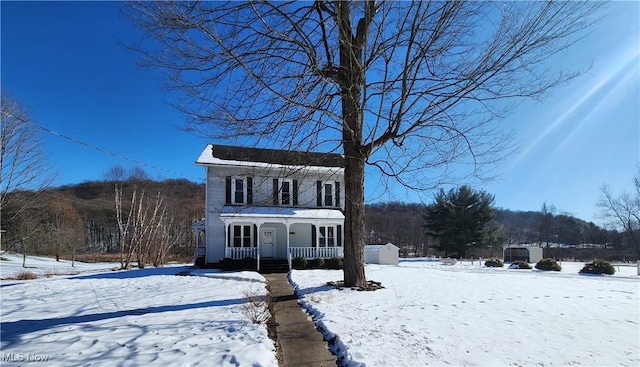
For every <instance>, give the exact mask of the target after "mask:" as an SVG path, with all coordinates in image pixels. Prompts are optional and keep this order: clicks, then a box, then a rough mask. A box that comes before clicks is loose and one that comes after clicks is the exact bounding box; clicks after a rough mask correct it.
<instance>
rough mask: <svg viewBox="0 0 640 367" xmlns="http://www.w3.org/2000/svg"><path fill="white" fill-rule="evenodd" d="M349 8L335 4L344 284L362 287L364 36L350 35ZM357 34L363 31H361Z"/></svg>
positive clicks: (363, 236)
mask: <svg viewBox="0 0 640 367" xmlns="http://www.w3.org/2000/svg"><path fill="white" fill-rule="evenodd" d="M350 6H351V4H350V3H348V2H338V3H337V4H336V21H337V24H338V29H339V34H338V37H339V38H340V69H339V70H340V71H339V73H338V77H337V78H336V79H337V81H338V84H340V88H341V91H340V94H341V95H340V97H341V102H342V119H343V121H342V147H343V149H344V155H345V170H344V176H345V185H344V186H345V226H344V229H345V248H344V285H345V286H347V287H364V286H365V285H366V283H367V279H366V277H365V274H364V242H365V229H364V228H365V227H364V219H365V212H364V165H365V161H366V159H367V156H368V152H367V151H366V148H365V147H363V145H362V133H363V125H362V117H363V116H362V112H363V111H362V107H361V105H360V103H361V100H360V99H361V96H362V95H361V90H362V85H363V71H362V70H363V69H362V44H363V39H364V37H365V36H364V35H356V37H354V36H353V30H352V27H351V19H350V18H351V17H350ZM359 28H360V26H359ZM359 31H360V32H359V33H361V32H364V30H363V29H359ZM358 36H359V37H358Z"/></svg>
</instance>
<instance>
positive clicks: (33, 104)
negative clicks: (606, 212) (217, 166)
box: [0, 1, 640, 223]
mask: <svg viewBox="0 0 640 367" xmlns="http://www.w3.org/2000/svg"><path fill="white" fill-rule="evenodd" d="M118 6H119V5H118V4H117V3H112V2H6V1H2V2H1V3H0V10H1V17H2V19H1V37H2V38H1V45H2V46H1V64H0V72H1V85H2V91H3V93H6V92H8V93H10V94H11V95H12V96H13V98H15V99H17V100H18V101H20V102H21V103H22V104H23V106H24V107H26V108H27V109H28V110H30V112H31V113H32V115H33V117H34V121H35V122H36V123H37V124H39V125H42V126H44V127H46V128H48V129H50V130H53V131H56V132H58V133H61V134H64V135H66V136H69V137H71V138H73V139H76V140H78V141H82V142H84V143H86V144H89V145H92V146H94V147H98V148H101V149H103V150H107V151H109V152H112V153H115V154H117V155H119V156H122V157H126V158H128V160H127V159H122V158H119V157H114V156H113V155H110V154H106V153H103V152H101V151H99V150H96V149H92V148H88V147H87V146H85V145H81V144H78V143H74V142H72V141H69V140H67V139H64V138H61V137H59V136H56V135H54V134H51V133H48V132H45V131H43V132H42V133H43V138H44V142H45V150H46V152H47V153H48V159H49V161H50V162H51V164H52V165H53V167H54V169H55V170H56V171H57V172H58V173H59V175H58V181H57V182H56V183H57V184H58V185H63V184H71V183H79V182H83V181H90V180H101V179H103V178H104V175H105V173H106V172H107V171H108V170H109V168H111V167H113V166H115V165H122V166H124V167H126V168H129V167H132V166H135V165H140V166H141V167H142V168H143V169H145V170H146V171H147V172H148V173H149V175H150V176H151V177H153V178H156V179H162V178H171V177H183V178H187V179H189V180H192V181H196V182H203V180H204V171H203V169H202V168H201V167H196V166H195V165H194V161H195V159H196V158H197V157H198V155H199V153H200V152H201V150H202V149H203V148H204V146H205V145H206V144H207V143H210V142H211V141H209V140H206V139H204V138H201V137H199V136H196V135H193V134H188V133H186V132H183V131H180V130H179V129H178V127H180V126H182V124H183V116H182V115H180V114H179V113H178V112H176V111H175V110H174V109H173V108H172V107H170V106H169V104H168V102H170V101H171V99H172V97H173V96H172V95H171V94H170V93H168V92H167V91H165V90H164V89H163V87H162V75H161V74H160V73H159V72H157V71H155V70H149V69H143V68H140V67H138V66H136V64H135V62H136V55H135V54H133V53H132V52H130V51H128V50H126V49H125V48H124V47H123V46H122V45H121V44H120V42H119V41H125V42H126V41H127V40H128V39H130V37H131V35H132V34H134V32H135V29H133V28H132V27H131V25H130V24H129V23H128V22H127V21H126V20H124V19H121V18H120V17H119V15H118ZM603 15H604V19H603V20H602V21H601V23H599V24H598V26H597V28H594V30H593V32H592V33H591V34H590V35H589V36H588V37H587V38H586V39H585V40H583V41H581V42H580V43H578V44H576V45H574V46H573V47H572V48H571V49H570V50H569V51H568V52H566V53H565V54H563V55H560V56H559V57H557V58H556V59H555V60H554V61H555V62H556V63H558V65H559V67H563V68H565V69H572V68H574V67H586V66H588V65H590V64H592V68H591V69H590V70H589V72H588V73H587V74H586V75H584V76H582V77H580V78H579V79H576V80H574V81H572V82H571V83H570V84H567V85H564V86H562V87H561V88H558V89H556V90H555V91H554V92H553V93H552V95H550V96H549V97H548V98H547V99H545V100H544V101H543V102H542V103H540V102H532V101H526V102H524V103H523V104H522V105H520V106H519V107H518V109H517V110H516V111H515V112H514V113H513V114H512V115H511V116H509V117H508V118H507V119H505V120H503V121H501V122H500V123H501V124H506V126H507V128H509V129H513V130H514V133H515V138H516V140H517V141H518V142H519V143H520V144H519V146H518V149H517V150H516V151H515V152H514V154H512V155H511V156H510V157H508V158H507V159H506V160H504V161H503V162H501V163H500V164H499V165H498V166H497V167H496V172H498V173H500V176H499V177H498V179H497V180H496V181H494V182H491V183H488V184H485V185H484V186H477V185H476V187H477V188H481V189H484V190H487V191H488V192H490V193H492V194H494V195H495V197H496V205H497V206H499V207H503V208H508V209H512V210H534V211H537V210H540V208H541V207H542V204H543V203H544V202H547V204H553V205H554V206H555V207H556V208H557V210H558V211H564V212H568V213H571V214H573V215H575V216H578V217H580V218H583V219H585V220H589V221H595V222H596V223H600V221H599V219H598V217H597V214H598V208H597V207H596V203H597V201H598V197H599V194H600V192H599V188H600V187H601V186H602V185H603V184H605V183H606V184H608V185H610V187H611V189H612V191H613V192H614V193H620V192H622V191H623V190H626V191H631V188H632V185H631V183H632V178H633V175H634V174H636V172H638V165H639V164H640V102H639V101H640V54H639V52H640V29H639V24H640V2H612V3H610V4H609V5H608V6H607V8H606V9H605V10H604V12H603ZM132 161H137V162H140V164H136V163H134V162H132ZM376 182H377V180H375V178H374V177H369V178H368V179H367V192H368V193H369V197H368V200H373V197H375V200H376V201H381V200H399V201H419V200H421V199H422V200H425V201H427V202H429V201H431V196H430V195H426V196H425V195H423V196H422V197H419V196H418V195H416V194H414V193H411V192H407V191H406V190H403V189H400V188H396V189H395V190H393V192H392V193H386V194H385V195H384V196H379V195H373V193H374V189H375V187H373V186H375V184H376Z"/></svg>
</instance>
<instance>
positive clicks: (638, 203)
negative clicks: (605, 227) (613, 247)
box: [598, 169, 640, 256]
mask: <svg viewBox="0 0 640 367" xmlns="http://www.w3.org/2000/svg"><path fill="white" fill-rule="evenodd" d="M633 184H634V190H635V192H632V193H631V194H630V193H627V192H623V193H622V194H620V196H618V197H615V196H614V195H613V194H612V193H611V190H610V189H609V186H607V185H603V186H602V188H601V189H600V191H601V198H600V201H599V202H598V206H599V207H600V209H601V210H602V218H603V219H605V220H607V221H608V222H609V223H610V224H612V225H613V226H614V227H617V228H621V229H622V230H623V232H624V233H625V234H626V235H627V237H628V239H629V242H630V245H631V247H632V248H633V249H634V251H635V252H636V254H637V255H638V256H640V169H638V174H637V175H636V176H635V177H634V178H633Z"/></svg>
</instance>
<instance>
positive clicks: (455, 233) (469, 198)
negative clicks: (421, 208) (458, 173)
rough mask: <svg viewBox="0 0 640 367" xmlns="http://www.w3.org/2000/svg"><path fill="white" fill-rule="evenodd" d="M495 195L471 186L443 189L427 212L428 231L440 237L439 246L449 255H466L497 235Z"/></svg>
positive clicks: (439, 248) (438, 247)
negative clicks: (492, 223)
mask: <svg viewBox="0 0 640 367" xmlns="http://www.w3.org/2000/svg"><path fill="white" fill-rule="evenodd" d="M493 202H494V196H493V195H491V194H488V193H487V192H484V191H474V190H473V189H471V188H470V187H468V186H462V187H460V188H458V189H451V190H449V192H445V191H444V190H443V189H440V191H439V192H438V194H436V196H435V202H434V203H432V204H430V205H428V206H427V209H426V213H425V214H424V219H425V228H426V232H427V235H429V236H431V237H434V238H436V239H438V242H437V244H436V249H437V250H439V251H444V252H445V254H446V255H449V254H453V253H455V254H457V256H459V257H465V256H466V253H467V250H468V249H470V248H473V247H476V246H480V245H483V244H485V242H487V241H488V240H489V239H490V238H492V237H495V230H496V229H495V228H494V226H489V224H490V223H491V222H492V221H493V219H494V218H495V216H496V211H495V209H494V208H493Z"/></svg>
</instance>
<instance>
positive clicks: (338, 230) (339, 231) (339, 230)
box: [336, 224, 342, 246]
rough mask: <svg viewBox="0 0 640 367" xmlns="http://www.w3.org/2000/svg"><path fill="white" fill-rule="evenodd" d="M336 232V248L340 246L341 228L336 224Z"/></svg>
mask: <svg viewBox="0 0 640 367" xmlns="http://www.w3.org/2000/svg"><path fill="white" fill-rule="evenodd" d="M336 231H337V232H338V233H336V237H337V238H338V239H337V241H336V242H337V245H338V246H342V226H341V225H339V224H338V227H337V228H336Z"/></svg>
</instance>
